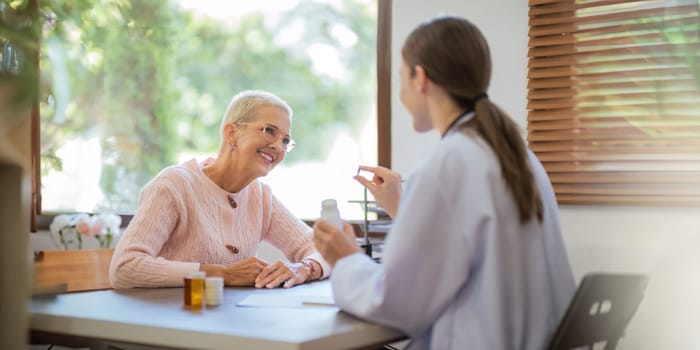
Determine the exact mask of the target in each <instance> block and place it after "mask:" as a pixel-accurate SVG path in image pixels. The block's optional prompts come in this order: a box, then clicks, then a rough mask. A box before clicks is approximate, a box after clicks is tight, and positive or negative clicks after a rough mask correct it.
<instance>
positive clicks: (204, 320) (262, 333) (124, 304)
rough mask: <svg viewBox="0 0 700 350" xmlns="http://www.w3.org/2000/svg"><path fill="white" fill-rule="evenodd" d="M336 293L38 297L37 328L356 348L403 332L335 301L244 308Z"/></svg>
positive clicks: (201, 343) (195, 344) (168, 291)
mask: <svg viewBox="0 0 700 350" xmlns="http://www.w3.org/2000/svg"><path fill="white" fill-rule="evenodd" d="M252 293H255V294H266V295H269V296H271V297H273V298H285V297H287V298H290V299H299V298H300V296H302V295H303V296H311V297H314V296H329V295H331V289H330V281H328V280H326V281H321V282H315V283H311V284H305V285H301V286H296V287H293V288H290V289H269V290H267V289H254V288H226V289H225V291H224V301H223V303H222V304H221V305H219V306H217V307H205V308H203V309H200V310H191V309H188V308H185V307H184V306H183V290H182V288H157V289H130V290H120V291H115V290H107V291H95V292H83V293H72V294H61V295H58V296H56V297H55V298H43V299H42V298H34V299H32V301H31V306H30V327H31V329H32V330H35V331H43V332H50V333H57V334H63V335H70V336H78V337H87V338H96V339H103V340H112V341H116V342H122V343H132V344H142V345H148V346H157V347H165V348H177V349H212V350H215V349H234V348H235V349H300V350H301V349H352V348H362V347H366V346H370V345H374V344H381V343H388V342H391V341H393V340H397V339H400V338H402V334H401V333H400V332H398V331H396V330H393V329H390V328H386V327H382V326H378V325H374V324H371V323H367V322H363V321H360V320H358V319H356V318H354V317H352V316H350V315H349V314H346V313H344V312H342V311H340V310H339V309H338V307H336V306H301V307H241V306H237V305H236V304H237V303H238V302H240V301H241V300H243V299H244V298H245V297H246V296H248V295H250V294H252Z"/></svg>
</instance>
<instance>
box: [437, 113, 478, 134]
mask: <svg viewBox="0 0 700 350" xmlns="http://www.w3.org/2000/svg"><path fill="white" fill-rule="evenodd" d="M471 112H472V110H468V111H466V112H464V113H463V114H460V115H459V116H457V118H455V119H454V120H453V121H452V122H451V123H450V125H448V126H447V129H445V132H443V133H442V136H441V138H445V135H447V133H448V132H450V130H451V129H452V128H454V127H455V125H457V123H458V122H459V121H460V120H462V118H464V117H465V116H466V115H467V114H469V113H471Z"/></svg>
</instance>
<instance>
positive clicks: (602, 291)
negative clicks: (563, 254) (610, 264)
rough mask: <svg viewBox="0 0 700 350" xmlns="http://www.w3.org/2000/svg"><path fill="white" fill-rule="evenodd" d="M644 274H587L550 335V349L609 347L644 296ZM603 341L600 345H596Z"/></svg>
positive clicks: (613, 346) (613, 347) (621, 334)
mask: <svg viewBox="0 0 700 350" xmlns="http://www.w3.org/2000/svg"><path fill="white" fill-rule="evenodd" d="M647 282H648V277H647V276H645V275H639V274H604V273H596V274H588V275H586V276H584V278H583V279H582V280H581V284H580V285H579V287H578V289H577V290H576V293H575V294H574V297H573V299H572V300H571V303H569V308H568V309H567V311H566V313H565V314H564V317H563V318H562V321H561V322H560V323H559V326H558V328H557V330H556V333H555V334H554V336H553V337H552V340H551V342H550V344H549V349H550V350H570V349H594V345H595V349H605V350H613V349H615V347H616V346H617V342H618V340H619V339H620V338H622V336H623V335H624V331H625V327H627V324H628V322H629V321H630V319H631V318H632V316H633V315H634V313H635V312H636V310H637V307H638V306H639V303H640V302H641V300H642V297H643V295H644V290H645V289H646V286H647ZM603 344H604V347H600V346H602V345H603Z"/></svg>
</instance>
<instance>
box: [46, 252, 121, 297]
mask: <svg viewBox="0 0 700 350" xmlns="http://www.w3.org/2000/svg"><path fill="white" fill-rule="evenodd" d="M113 253H114V249H113V248H110V249H86V250H44V251H40V252H39V253H38V254H37V255H36V256H35V258H34V294H54V293H62V292H78V291H87V290H100V289H111V288H112V286H111V285H110V283H109V264H110V262H111V261H112V254H113Z"/></svg>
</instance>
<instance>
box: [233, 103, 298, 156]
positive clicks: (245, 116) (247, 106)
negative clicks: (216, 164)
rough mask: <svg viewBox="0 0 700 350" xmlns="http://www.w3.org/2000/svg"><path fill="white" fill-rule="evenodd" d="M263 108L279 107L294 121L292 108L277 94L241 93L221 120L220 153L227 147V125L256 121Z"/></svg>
mask: <svg viewBox="0 0 700 350" xmlns="http://www.w3.org/2000/svg"><path fill="white" fill-rule="evenodd" d="M263 106H272V107H278V108H280V109H282V110H284V111H285V112H287V115H288V116H289V120H290V121H291V120H292V115H293V112H292V107H289V104H287V102H285V101H284V100H283V99H281V98H279V97H278V96H276V95H275V94H273V93H270V92H267V91H263V90H245V91H241V92H239V93H237V94H236V95H235V96H233V98H232V99H231V102H230V103H229V105H228V107H227V108H226V112H225V113H224V117H223V118H222V119H221V126H220V128H219V133H220V135H221V146H220V148H219V151H220V152H221V151H223V149H224V148H225V147H226V141H225V135H224V127H225V126H226V125H227V124H236V123H247V122H249V121H251V120H254V119H255V112H256V111H257V110H258V108H260V107H263Z"/></svg>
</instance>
